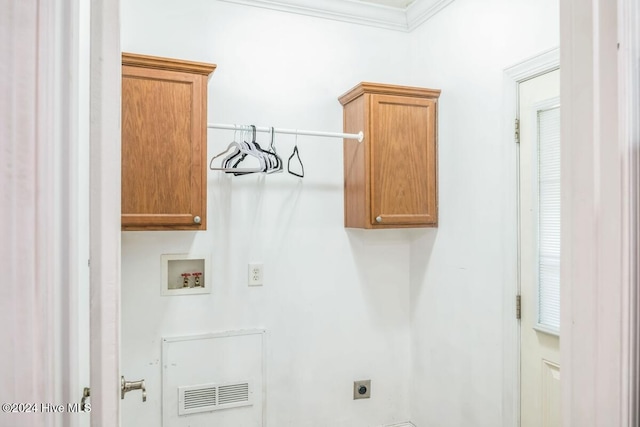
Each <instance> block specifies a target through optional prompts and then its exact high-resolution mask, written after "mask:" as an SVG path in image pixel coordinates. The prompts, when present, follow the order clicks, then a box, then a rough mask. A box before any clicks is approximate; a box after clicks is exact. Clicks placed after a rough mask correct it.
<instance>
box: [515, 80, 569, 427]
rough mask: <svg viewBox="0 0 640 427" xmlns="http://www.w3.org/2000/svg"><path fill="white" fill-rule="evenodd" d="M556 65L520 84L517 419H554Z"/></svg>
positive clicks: (533, 425)
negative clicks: (519, 377) (548, 70)
mask: <svg viewBox="0 0 640 427" xmlns="http://www.w3.org/2000/svg"><path fill="white" fill-rule="evenodd" d="M559 95H560V71H559V70H556V71H552V72H550V73H546V74H543V75H541V76H539V77H536V78H533V79H531V80H527V81H525V82H523V83H521V84H520V85H519V116H520V174H519V178H520V193H519V194H520V295H521V305H522V310H521V313H522V314H521V316H522V317H521V323H520V327H521V339H522V341H521V352H520V354H521V360H520V368H521V393H520V407H521V426H522V427H559V426H560V419H561V417H560V279H559V278H560V102H559Z"/></svg>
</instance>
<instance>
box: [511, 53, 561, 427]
mask: <svg viewBox="0 0 640 427" xmlns="http://www.w3.org/2000/svg"><path fill="white" fill-rule="evenodd" d="M559 67H560V50H559V49H558V48H554V49H550V50H547V51H545V52H542V53H540V54H538V55H536V56H534V57H532V58H529V59H526V60H524V61H522V62H520V63H518V64H515V65H513V66H511V67H509V68H507V69H505V70H504V77H503V92H502V93H503V105H504V110H503V118H504V120H503V140H504V141H505V142H504V143H505V144H508V145H507V146H508V150H509V156H508V158H509V159H512V162H511V163H509V164H508V165H507V167H508V168H509V170H508V175H507V176H508V177H509V186H510V188H509V194H510V195H511V196H510V197H508V198H507V200H508V202H507V206H505V209H506V211H507V212H509V213H510V215H513V218H516V220H515V221H513V224H515V228H513V229H511V230H506V231H505V232H506V233H507V234H508V236H507V241H509V242H512V245H513V246H512V247H511V248H510V250H507V251H505V265H506V266H507V268H508V269H509V271H508V277H509V280H506V281H505V283H504V284H503V286H504V293H503V295H504V300H503V307H504V311H503V343H504V344H503V384H502V386H503V390H504V392H503V396H502V421H503V426H505V427H510V426H519V425H520V322H519V321H518V320H516V305H515V302H516V295H519V293H520V285H519V274H520V273H519V257H520V254H519V245H520V239H519V234H520V233H519V224H520V220H519V212H518V206H519V202H518V200H519V199H518V192H519V188H518V187H519V181H518V163H519V148H520V147H519V145H518V144H517V143H516V141H515V120H516V118H518V85H519V84H520V83H522V82H524V81H526V80H529V79H532V78H534V77H537V76H539V75H542V74H545V73H548V72H550V71H554V70H557V69H558V68H559Z"/></svg>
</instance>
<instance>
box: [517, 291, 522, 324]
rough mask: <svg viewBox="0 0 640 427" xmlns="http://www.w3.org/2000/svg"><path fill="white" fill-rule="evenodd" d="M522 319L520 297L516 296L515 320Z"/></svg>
mask: <svg viewBox="0 0 640 427" xmlns="http://www.w3.org/2000/svg"><path fill="white" fill-rule="evenodd" d="M520 318H522V302H521V298H520V295H516V319H520Z"/></svg>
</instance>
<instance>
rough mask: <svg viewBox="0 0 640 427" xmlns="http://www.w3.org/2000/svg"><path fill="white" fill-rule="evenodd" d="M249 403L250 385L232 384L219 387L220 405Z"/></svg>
mask: <svg viewBox="0 0 640 427" xmlns="http://www.w3.org/2000/svg"><path fill="white" fill-rule="evenodd" d="M243 402H249V383H243V384H230V385H223V386H220V387H218V404H219V405H229V404H233V403H243Z"/></svg>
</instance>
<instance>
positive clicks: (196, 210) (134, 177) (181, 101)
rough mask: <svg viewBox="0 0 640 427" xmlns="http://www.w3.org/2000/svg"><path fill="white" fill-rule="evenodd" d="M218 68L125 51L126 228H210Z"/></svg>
mask: <svg viewBox="0 0 640 427" xmlns="http://www.w3.org/2000/svg"><path fill="white" fill-rule="evenodd" d="M215 68H216V66H215V65H213V64H205V63H198V62H190V61H181V60H174V59H168V58H159V57H153V56H146V55H136V54H130V53H123V54H122V229H123V230H206V227H207V221H206V214H207V180H206V173H207V167H206V164H207V158H206V157H207V82H208V80H209V76H210V75H211V73H213V71H214V70H215Z"/></svg>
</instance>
